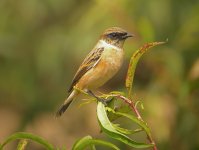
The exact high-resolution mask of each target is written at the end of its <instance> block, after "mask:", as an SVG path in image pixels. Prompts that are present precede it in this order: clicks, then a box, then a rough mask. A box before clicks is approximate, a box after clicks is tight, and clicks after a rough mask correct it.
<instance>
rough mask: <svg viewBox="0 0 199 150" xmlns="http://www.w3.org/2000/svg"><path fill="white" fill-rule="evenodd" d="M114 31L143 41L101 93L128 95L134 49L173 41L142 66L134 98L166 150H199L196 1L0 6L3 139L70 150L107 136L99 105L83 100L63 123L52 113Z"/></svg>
mask: <svg viewBox="0 0 199 150" xmlns="http://www.w3.org/2000/svg"><path fill="white" fill-rule="evenodd" d="M111 26H119V27H122V28H124V29H126V30H128V31H130V32H132V33H134V34H135V35H136V36H135V38H134V39H131V40H128V41H127V42H126V43H125V52H126V54H125V57H126V61H125V63H124V66H123V68H122V69H121V71H120V72H119V73H118V75H117V76H116V77H115V78H114V79H112V80H111V81H110V82H109V83H107V84H106V85H105V86H104V87H103V88H102V89H101V91H103V92H108V91H112V90H118V89H119V90H125V89H122V88H123V87H124V86H123V85H124V81H125V75H126V71H127V64H128V62H129V59H130V56H131V55H132V53H133V52H134V50H136V49H137V48H138V47H139V46H140V45H142V44H143V43H146V42H151V41H163V40H165V39H167V38H168V39H169V42H168V43H167V44H166V45H163V46H161V48H159V47H158V48H157V49H156V50H153V51H151V52H150V53H148V54H147V55H146V56H144V57H143V58H142V60H141V62H140V63H139V64H138V67H137V70H136V75H135V86H136V87H135V89H134V99H136V100H141V101H142V102H143V103H144V108H145V109H144V111H142V113H143V117H144V118H145V119H146V120H147V121H146V122H148V124H149V126H150V127H151V129H152V132H153V135H154V136H155V137H154V139H155V140H156V143H157V145H158V147H159V149H163V150H164V149H165V150H167V149H178V150H195V149H199V119H198V118H199V110H198V108H199V98H198V97H199V57H198V56H199V50H198V49H199V42H198V41H199V40H198V39H199V28H198V27H199V2H198V1H197V0H189V1H187V0H175V1H172V0H151V1H146V0H139V1H135V0H115V1H114V2H113V1H106V0H85V1H84V0H59V1H53V0H44V1H40V0H34V1H33V0H18V1H15V0H1V1H0V118H1V121H0V141H2V140H3V139H4V138H5V137H7V136H8V135H10V134H11V133H13V132H16V131H28V132H32V133H35V134H37V135H41V136H43V137H44V138H45V139H47V140H48V141H50V142H51V143H53V144H54V145H57V146H58V147H61V146H64V147H68V148H71V146H72V144H73V143H74V141H76V139H78V138H81V137H83V136H85V135H88V134H90V135H92V136H93V137H100V138H103V137H104V136H103V134H100V132H99V127H98V124H97V120H96V104H94V103H93V104H89V105H86V106H83V107H80V108H79V107H78V105H79V104H80V103H82V101H80V100H79V101H78V102H77V103H74V104H73V105H72V106H71V107H70V109H69V110H68V111H67V112H66V114H65V115H64V116H63V117H62V118H61V119H58V120H56V119H55V118H54V116H53V115H54V112H55V110H56V109H57V108H58V106H59V104H60V103H62V102H63V99H64V98H65V96H66V95H67V92H66V90H67V87H68V86H69V84H70V82H71V80H72V78H73V75H74V74H75V71H76V70H77V68H78V65H79V64H80V63H81V61H82V59H83V58H84V57H85V56H86V54H87V53H88V52H89V51H90V50H91V48H92V47H93V46H94V44H95V43H96V41H97V40H98V37H99V35H100V34H101V32H103V31H104V30H105V29H106V28H108V27H111ZM79 99H81V98H79ZM139 138H140V139H143V138H145V137H142V136H140V137H139ZM104 139H105V140H110V139H106V138H104ZM111 142H112V141H111ZM119 144H120V143H119ZM9 146H10V147H9ZM9 146H8V147H7V149H13V145H9ZM30 146H31V148H32V149H39V148H38V147H37V145H33V144H32V145H30ZM122 146H123V149H129V147H125V145H121V146H120V147H122Z"/></svg>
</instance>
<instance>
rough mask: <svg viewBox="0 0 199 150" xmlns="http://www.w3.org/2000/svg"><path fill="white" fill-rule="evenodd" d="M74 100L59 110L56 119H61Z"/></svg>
mask: <svg viewBox="0 0 199 150" xmlns="http://www.w3.org/2000/svg"><path fill="white" fill-rule="evenodd" d="M71 102H72V100H71V101H69V102H68V103H66V104H63V105H61V107H60V108H59V109H58V111H57V113H56V117H57V118H58V117H61V115H62V114H63V113H64V112H65V111H66V109H67V108H68V107H69V105H70V104H71Z"/></svg>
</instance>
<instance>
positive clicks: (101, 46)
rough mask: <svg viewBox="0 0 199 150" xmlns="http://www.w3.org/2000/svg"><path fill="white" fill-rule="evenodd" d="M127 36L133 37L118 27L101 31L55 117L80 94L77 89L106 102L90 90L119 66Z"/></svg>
mask: <svg viewBox="0 0 199 150" xmlns="http://www.w3.org/2000/svg"><path fill="white" fill-rule="evenodd" d="M129 37H133V34H130V33H129V32H127V31H126V30H124V29H122V28H120V27H110V28H108V29H106V30H105V31H104V32H103V33H102V35H101V36H100V38H99V40H98V41H97V43H96V45H95V46H94V48H93V49H92V50H91V51H90V53H89V54H88V55H87V56H86V58H85V59H84V60H83V62H82V64H81V65H80V67H79V69H78V70H77V72H76V74H75V76H74V78H73V80H72V83H71V85H70V87H69V90H68V93H69V94H68V97H67V98H66V99H65V101H64V103H63V104H62V105H61V107H60V108H59V109H58V111H57V112H56V117H60V116H62V114H63V113H64V112H65V111H66V109H67V108H68V107H69V105H70V104H71V102H72V101H73V100H74V99H75V98H76V97H77V96H78V95H79V94H80V91H78V90H77V89H80V90H83V91H85V92H86V93H88V94H89V95H91V96H93V97H95V98H96V99H97V100H98V101H101V102H103V103H104V104H106V102H105V100H104V99H101V98H99V97H97V96H96V95H95V94H94V93H93V92H92V90H93V89H97V88H99V87H101V86H102V85H104V84H105V83H106V82H107V81H108V80H110V79H111V78H112V77H113V76H114V75H115V74H116V73H117V72H118V70H119V69H120V68H121V66H122V63H123V59H124V50H123V45H124V42H125V40H126V39H127V38H129ZM75 87H76V89H75Z"/></svg>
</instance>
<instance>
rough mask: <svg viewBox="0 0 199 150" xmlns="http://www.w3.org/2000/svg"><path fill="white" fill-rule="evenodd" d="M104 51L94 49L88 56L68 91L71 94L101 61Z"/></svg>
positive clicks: (102, 49)
mask: <svg viewBox="0 0 199 150" xmlns="http://www.w3.org/2000/svg"><path fill="white" fill-rule="evenodd" d="M103 51H104V48H103V47H101V48H97V49H93V50H92V51H91V52H90V53H89V54H88V56H87V57H86V58H85V59H84V61H83V63H82V64H81V65H80V67H79V69H78V70H77V73H76V74H75V76H74V78H73V81H72V83H71V86H70V88H69V90H68V92H71V91H72V89H73V86H75V85H76V84H77V82H78V81H79V80H80V79H81V77H82V76H83V75H84V74H85V73H86V72H87V71H88V70H90V69H91V68H93V67H94V66H96V65H97V63H98V62H99V60H100V57H101V54H102V52H103Z"/></svg>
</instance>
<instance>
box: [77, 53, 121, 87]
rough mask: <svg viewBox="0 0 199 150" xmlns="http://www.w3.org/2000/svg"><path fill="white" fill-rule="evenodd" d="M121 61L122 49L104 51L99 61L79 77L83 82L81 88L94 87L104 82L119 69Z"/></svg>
mask: <svg viewBox="0 0 199 150" xmlns="http://www.w3.org/2000/svg"><path fill="white" fill-rule="evenodd" d="M122 62H123V51H114V50H112V51H108V52H106V53H104V56H102V58H101V60H100V61H99V63H98V64H97V65H96V66H95V67H94V68H92V69H91V70H89V71H88V72H87V73H86V74H85V75H84V76H83V77H82V79H81V81H83V83H84V84H85V85H84V87H82V88H88V89H95V88H98V87H100V86H102V85H103V84H105V83H106V82H107V81H108V80H109V79H111V78H112V77H113V76H114V75H115V74H116V73H117V72H118V70H119V69H120V67H121V65H122Z"/></svg>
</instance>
